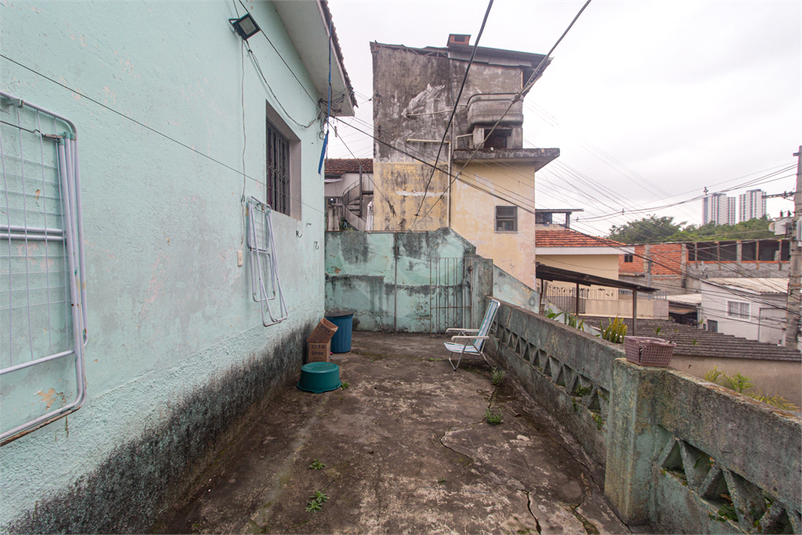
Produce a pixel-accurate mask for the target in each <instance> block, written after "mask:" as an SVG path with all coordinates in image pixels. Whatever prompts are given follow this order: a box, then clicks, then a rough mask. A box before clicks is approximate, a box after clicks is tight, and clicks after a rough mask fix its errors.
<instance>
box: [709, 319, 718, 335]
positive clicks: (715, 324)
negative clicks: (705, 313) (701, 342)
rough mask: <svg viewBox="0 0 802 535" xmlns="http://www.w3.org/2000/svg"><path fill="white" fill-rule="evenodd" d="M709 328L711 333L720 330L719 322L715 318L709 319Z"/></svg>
mask: <svg viewBox="0 0 802 535" xmlns="http://www.w3.org/2000/svg"><path fill="white" fill-rule="evenodd" d="M707 330H708V331H710V332H711V333H717V332H718V322H717V321H715V320H707Z"/></svg>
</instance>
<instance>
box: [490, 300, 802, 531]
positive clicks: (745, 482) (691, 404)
mask: <svg viewBox="0 0 802 535" xmlns="http://www.w3.org/2000/svg"><path fill="white" fill-rule="evenodd" d="M494 336H495V341H494V343H493V344H490V348H491V351H492V354H493V355H494V356H495V357H496V358H497V359H498V360H499V361H501V363H502V364H503V365H504V366H505V367H507V368H508V369H510V370H511V371H513V372H514V374H515V375H516V376H517V377H518V378H519V379H520V380H521V382H522V383H523V385H524V386H525V388H526V389H527V391H528V392H529V393H530V394H531V395H532V396H533V397H534V398H535V399H536V400H537V401H538V402H539V403H541V404H542V405H543V406H544V407H545V408H546V409H547V410H548V412H549V413H550V414H551V415H552V416H553V417H555V418H556V419H557V420H559V421H560V422H561V423H562V424H563V425H564V427H565V428H566V429H567V430H568V431H569V432H570V433H571V434H572V435H574V437H575V438H576V439H577V440H578V441H579V442H580V444H582V446H583V447H584V448H585V450H586V452H587V453H588V455H589V456H590V457H591V458H592V459H593V460H594V461H595V462H596V463H598V466H597V468H598V469H599V470H598V473H599V475H601V476H602V477H603V478H604V482H605V494H606V497H607V499H608V500H609V501H610V503H611V505H612V506H613V507H614V508H615V509H616V510H617V511H618V513H619V516H620V517H621V519H622V520H623V521H624V522H626V523H628V524H631V525H635V524H651V525H652V526H653V527H654V528H655V529H657V530H658V531H659V532H661V533H758V532H759V533H797V534H799V533H802V520H801V519H800V510H802V418H800V417H799V415H798V414H796V413H791V412H787V411H781V410H777V409H773V408H772V407H769V406H768V405H765V404H762V403H759V402H756V401H754V400H752V399H750V398H747V397H746V396H742V395H739V394H736V393H734V392H732V391H729V390H726V389H724V388H723V387H720V386H717V385H714V384H712V383H709V382H706V381H702V380H700V379H697V378H694V377H691V376H688V375H686V374H683V373H680V372H677V371H675V370H671V369H660V368H647V367H642V366H637V365H634V364H631V363H629V362H627V361H626V360H625V359H624V358H622V357H623V356H624V355H623V351H622V348H621V346H615V345H613V344H610V343H608V342H605V341H603V340H600V339H598V338H594V337H592V336H590V335H588V334H586V333H583V332H580V331H577V330H576V329H572V328H570V327H566V326H565V325H562V324H560V323H557V322H554V321H552V320H549V319H547V318H544V317H542V316H537V315H535V314H532V313H530V312H528V311H526V310H524V309H521V308H518V307H515V306H512V305H509V304H506V303H503V304H502V306H501V308H500V309H499V312H498V315H497V325H496V328H495V334H494ZM594 424H597V425H594Z"/></svg>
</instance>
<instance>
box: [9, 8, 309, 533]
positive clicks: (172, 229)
mask: <svg viewBox="0 0 802 535" xmlns="http://www.w3.org/2000/svg"><path fill="white" fill-rule="evenodd" d="M251 11H252V12H253V14H254V17H255V18H256V19H257V21H258V23H259V25H260V26H261V28H262V31H263V32H265V33H266V34H267V35H269V36H270V38H271V40H272V41H273V43H274V44H275V45H276V46H277V47H278V48H279V49H280V50H282V51H283V55H284V59H285V60H286V61H287V62H288V63H289V66H290V68H291V69H292V70H293V72H295V73H296V74H297V75H298V77H299V78H300V80H301V83H302V84H303V85H304V88H305V89H306V90H307V91H309V92H310V93H311V94H313V95H314V94H315V89H314V87H313V85H312V82H311V80H310V79H309V76H308V74H307V72H306V70H305V67H304V65H303V63H302V62H301V61H300V59H299V57H298V55H297V54H296V53H295V52H294V47H293V44H292V41H291V40H290V38H289V36H288V35H287V32H286V30H285V29H284V27H283V25H282V23H281V20H280V19H279V18H278V16H277V15H276V13H275V10H274V9H273V7H272V5H271V4H270V3H269V2H257V3H256V4H254V5H253V6H252V7H251ZM235 16H236V12H235V11H234V6H233V5H232V4H231V3H230V2H223V1H219V2H201V3H195V4H193V5H192V6H191V9H189V10H188V9H187V4H181V3H172V2H165V3H158V2H151V3H148V4H147V5H142V4H131V3H111V2H99V3H88V2H50V3H41V2H25V1H22V2H14V3H13V4H12V3H5V4H4V5H2V6H0V17H2V20H3V24H2V25H0V32H2V34H0V40H1V41H2V43H3V45H2V48H3V54H4V55H6V56H8V57H10V58H13V60H14V61H16V62H19V63H20V64H21V65H23V66H24V67H23V66H20V65H17V64H14V63H12V62H10V61H8V60H7V59H2V60H0V87H2V89H3V90H4V91H7V92H10V93H13V94H16V95H18V96H19V97H21V98H23V99H25V100H27V101H30V102H32V103H35V104H38V105H41V106H43V107H45V108H48V109H52V110H53V111H55V112H57V113H60V114H63V115H65V116H67V117H68V118H70V119H72V120H74V121H75V123H76V124H77V127H78V131H79V139H80V148H81V179H82V195H83V209H84V210H83V220H84V244H85V248H86V264H87V272H88V273H87V280H86V286H87V293H88V314H89V318H88V319H89V321H88V326H89V343H88V345H87V347H86V362H87V365H86V368H87V390H88V396H89V399H88V401H87V403H86V404H85V405H84V407H82V408H81V409H80V410H78V411H77V412H75V413H73V414H71V415H70V416H68V417H67V418H63V419H61V420H59V421H57V422H55V423H53V424H50V425H48V426H45V427H43V428H41V429H39V430H37V431H35V432H33V433H30V434H28V435H26V436H24V437H22V438H19V439H17V440H16V441H14V442H11V443H9V444H7V445H5V446H3V447H2V453H0V474H2V478H0V479H2V482H0V495H2V507H0V531H2V532H4V533H8V532H22V533H30V532H44V533H50V532H59V531H71V532H106V533H122V532H144V531H147V530H148V529H149V527H150V522H151V521H152V519H153V518H155V516H156V514H157V513H159V512H160V511H161V510H162V509H163V508H164V507H165V504H166V503H168V502H169V499H170V497H171V496H173V495H175V494H178V493H180V492H181V490H182V489H181V484H182V482H184V483H189V482H190V481H191V476H192V475H193V474H194V473H195V472H194V468H195V467H197V466H202V465H203V462H204V461H205V460H208V459H209V458H210V457H212V456H213V455H214V454H215V447H216V446H215V444H216V443H217V441H218V439H220V438H221V437H224V436H226V435H227V434H231V433H232V432H234V431H235V430H236V429H237V424H238V423H239V422H241V421H242V420H243V419H245V418H247V414H248V410H249V407H252V406H253V404H254V403H255V402H258V401H260V400H262V399H264V398H265V396H268V395H269V394H270V392H271V389H272V388H274V387H275V386H276V385H280V384H284V383H286V382H287V381H288V380H290V379H291V378H292V377H295V374H296V373H297V372H298V368H299V366H300V365H301V362H302V360H301V359H302V348H303V340H304V338H305V336H306V335H307V334H308V332H309V331H310V330H311V328H312V327H313V326H314V324H315V323H316V322H317V321H318V319H319V318H320V317H321V316H322V314H323V305H324V280H323V277H322V276H321V272H322V270H323V266H324V261H323V248H322V247H321V246H320V245H322V243H323V228H324V220H323V206H322V199H323V179H322V176H320V175H318V174H317V173H316V170H317V163H318V158H319V156H320V150H321V145H322V142H321V140H320V139H319V138H318V135H317V132H318V129H317V128H316V127H315V126H313V127H311V128H309V129H302V128H300V127H297V128H296V127H295V126H293V127H292V130H293V131H294V133H295V135H296V136H297V138H298V139H299V142H300V143H301V145H302V147H303V149H302V155H301V165H302V167H301V169H302V170H303V176H302V180H301V189H300V190H298V191H296V192H295V193H294V196H295V197H296V198H297V199H300V200H302V201H303V202H304V203H306V204H305V205H303V206H302V207H301V210H300V212H299V213H297V214H296V217H288V216H285V215H282V214H274V216H273V223H274V230H275V242H276V247H277V257H278V262H279V270H280V274H281V277H282V283H283V289H284V294H285V297H286V300H287V305H288V308H289V314H290V316H289V319H288V320H286V321H285V322H283V323H281V324H279V325H275V326H272V327H269V328H265V327H263V326H262V324H261V316H260V313H259V308H258V305H257V304H256V303H254V302H253V300H252V298H251V288H250V281H249V274H250V272H249V271H248V268H247V263H246V267H237V253H238V251H243V250H245V243H244V232H245V227H244V223H243V221H244V220H243V217H244V207H243V205H242V203H241V198H242V196H243V195H245V196H250V195H253V196H256V197H257V198H259V199H264V198H265V183H264V176H265V114H266V104H265V102H266V101H267V102H269V103H270V105H271V106H272V107H273V108H275V109H277V110H280V106H279V103H278V101H280V102H281V104H282V105H283V107H284V108H286V110H287V112H288V113H290V114H292V116H293V118H295V119H297V120H299V121H303V122H304V123H307V122H308V121H310V120H311V119H312V118H314V117H315V114H316V113H317V106H316V103H314V102H311V101H310V100H309V99H308V98H307V97H306V95H305V93H304V91H303V90H302V88H301V87H300V86H299V82H298V81H296V80H295V78H293V77H292V76H291V75H290V73H289V72H288V71H287V66H286V65H284V63H283V62H282V61H281V59H280V58H278V57H277V56H276V54H275V51H274V50H273V49H272V47H271V46H270V45H269V44H268V43H267V42H266V41H265V39H263V38H260V37H257V38H254V39H251V41H250V46H251V48H252V49H253V51H254V54H255V55H256V56H257V57H258V58H259V61H260V62H261V66H262V68H263V69H264V71H265V72H266V73H271V77H270V84H271V88H272V91H273V93H274V94H275V97H274V96H273V95H272V94H271V93H269V92H268V91H267V89H266V88H265V87H264V85H263V83H262V82H261V81H260V78H259V76H258V74H257V73H256V71H255V69H254V67H253V65H252V64H251V63H250V60H249V59H248V57H247V55H246V52H245V51H244V50H243V46H242V40H241V39H240V38H239V37H238V36H236V35H235V34H234V33H233V32H232V30H231V27H230V25H229V24H228V22H227V20H228V19H229V18H232V17H235ZM25 67H28V68H30V69H32V70H33V71H36V72H32V71H31V70H28V69H26V68H25ZM37 73H40V74H37ZM45 77H47V78H50V79H52V80H58V81H59V83H60V84H64V85H66V86H69V87H71V88H74V89H75V92H72V91H70V90H68V89H66V88H65V87H63V86H62V85H59V84H57V83H54V82H52V81H50V80H48V79H47V78H45ZM243 77H244V81H243ZM276 98H277V99H278V101H277V100H276ZM90 99H92V100H90ZM101 104H102V105H105V106H108V108H104V107H103V106H102V105H101ZM243 105H244V111H243ZM115 112H118V113H119V114H118V113H115ZM279 113H281V114H282V117H284V115H283V112H280V111H279ZM129 118H130V119H134V120H136V121H139V122H140V123H142V124H146V125H148V127H150V128H152V129H153V130H149V129H148V128H145V127H143V126H141V125H139V124H136V123H135V122H133V121H131V120H129ZM285 119H286V122H287V123H288V124H292V125H294V123H292V121H291V120H290V119H289V118H287V117H285ZM4 128H6V127H4ZM154 130H155V131H157V132H160V133H162V134H163V135H159V134H157V133H156V132H154ZM168 138H169V139H168ZM246 140H247V143H246ZM182 144H183V146H182ZM190 147H191V148H190ZM243 159H244V169H243ZM243 171H244V173H245V174H246V175H247V177H243ZM316 245H317V247H316ZM244 252H245V254H246V255H247V250H245V251H244ZM0 346H4V345H2V344H0ZM57 379H58V378H57V377H53V376H50V375H49V374H47V373H45V374H43V375H42V377H41V383H40V384H38V385H36V386H35V387H34V388H31V389H29V391H27V392H20V393H19V395H20V396H23V397H25V400H26V401H27V402H28V403H31V402H33V403H41V404H42V405H44V403H43V402H42V398H41V396H37V395H36V392H37V391H42V392H47V391H48V390H49V388H51V387H52V386H54V384H55V383H53V382H51V381H56V380H57ZM7 385H8V383H7V382H6V378H4V386H3V395H6V394H7V393H8V391H7V390H6V387H7ZM73 388H74V386H73ZM57 391H59V390H57ZM70 395H71V392H68V391H64V396H65V397H69V396H70ZM55 402H56V403H59V402H60V399H56V401H55ZM2 405H3V408H2V410H3V411H6V410H10V408H9V404H8V403H2Z"/></svg>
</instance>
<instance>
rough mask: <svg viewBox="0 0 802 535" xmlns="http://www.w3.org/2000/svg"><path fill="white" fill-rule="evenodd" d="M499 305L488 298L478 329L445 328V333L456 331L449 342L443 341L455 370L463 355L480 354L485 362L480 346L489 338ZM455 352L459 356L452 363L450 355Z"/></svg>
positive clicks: (449, 360)
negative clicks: (455, 361)
mask: <svg viewBox="0 0 802 535" xmlns="http://www.w3.org/2000/svg"><path fill="white" fill-rule="evenodd" d="M499 305H500V303H499V302H498V301H496V300H495V299H491V300H490V305H488V307H487V312H485V317H484V319H483V320H482V324H481V325H480V326H479V328H478V329H459V328H455V327H452V328H449V329H446V334H447V333H451V332H456V333H457V334H456V335H455V336H452V337H451V342H445V346H446V349H447V350H448V362H449V364H451V367H452V368H454V371H457V368H458V367H459V363H460V362H461V361H462V357H463V356H464V355H480V356H481V357H482V358H483V359H485V362H487V357H486V356H485V354H484V351H482V348H483V347H484V343H485V340H487V339H488V338H490V337H489V336H488V334H489V333H490V326H491V325H492V324H493V319H494V318H495V317H496V311H497V310H498V307H499ZM456 354H459V358H458V359H457V363H456V364H454V362H453V361H452V360H451V356H452V355H456Z"/></svg>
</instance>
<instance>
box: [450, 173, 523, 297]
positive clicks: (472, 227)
mask: <svg viewBox="0 0 802 535" xmlns="http://www.w3.org/2000/svg"><path fill="white" fill-rule="evenodd" d="M532 169H533V167H532V165H531V164H521V163H511V162H504V163H503V164H488V163H483V164H470V165H468V166H467V167H466V168H465V170H464V171H463V172H462V174H461V175H460V177H461V178H460V180H457V181H456V182H455V183H454V185H453V186H452V192H453V199H452V209H451V227H452V228H453V229H454V230H456V231H457V232H458V233H459V234H460V235H461V236H463V237H465V239H467V240H468V241H470V242H471V243H473V244H474V245H476V253H477V254H479V255H481V256H483V257H485V258H491V259H493V263H494V264H496V265H497V266H499V267H500V268H501V269H503V270H504V271H506V272H507V273H509V274H511V275H512V276H513V277H515V278H516V279H518V280H520V281H521V282H522V283H524V284H526V285H528V286H534V285H535V247H534V243H535V214H534V210H530V211H527V210H525V209H524V207H527V206H528V207H533V206H534V183H535V175H534V172H533V170H532ZM513 205H519V206H518V210H517V213H518V230H517V231H515V232H497V231H496V206H513Z"/></svg>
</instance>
